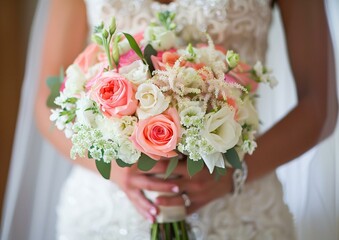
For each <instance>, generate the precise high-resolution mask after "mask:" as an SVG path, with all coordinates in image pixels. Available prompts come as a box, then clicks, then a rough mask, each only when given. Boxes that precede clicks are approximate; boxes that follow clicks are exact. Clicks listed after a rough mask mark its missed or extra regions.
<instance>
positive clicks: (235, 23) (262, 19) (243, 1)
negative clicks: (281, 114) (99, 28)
mask: <svg viewBox="0 0 339 240" xmlns="http://www.w3.org/2000/svg"><path fill="white" fill-rule="evenodd" d="M85 1H86V4H87V9H88V10H89V11H88V23H89V26H90V28H91V29H93V28H94V26H95V25H98V24H99V23H100V22H101V21H104V22H109V21H110V19H111V17H112V16H115V17H116V18H117V21H118V28H119V29H120V30H123V31H129V32H132V33H136V32H139V31H142V30H143V29H144V28H145V26H146V25H147V24H148V23H149V22H150V20H152V19H154V17H155V13H157V12H159V11H162V10H170V11H174V12H175V13H176V17H175V22H176V24H177V31H178V32H179V34H180V35H181V36H182V38H183V39H185V40H186V41H189V42H194V41H198V40H200V39H203V35H204V32H207V33H208V34H209V35H210V36H211V37H212V39H213V40H214V41H215V43H216V44H218V45H222V46H223V47H225V48H226V49H233V50H236V51H238V52H239V53H240V56H242V57H243V58H244V60H245V61H246V62H248V63H254V62H255V61H256V60H261V61H264V60H265V54H266V49H267V34H268V29H269V26H270V22H271V5H270V1H271V0H205V1H204V0H176V1H174V2H171V3H170V4H168V5H166V4H161V3H159V2H156V1H153V0H129V1H126V0H125V1H124V0H85Z"/></svg>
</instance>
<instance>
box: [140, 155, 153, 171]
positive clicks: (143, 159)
mask: <svg viewBox="0 0 339 240" xmlns="http://www.w3.org/2000/svg"><path fill="white" fill-rule="evenodd" d="M156 163H157V161H156V160H154V159H152V158H150V157H149V156H147V155H146V154H143V153H142V154H141V156H140V158H139V160H138V168H139V169H140V170H141V171H144V172H147V171H149V170H151V169H152V168H153V167H154V165H155V164H156Z"/></svg>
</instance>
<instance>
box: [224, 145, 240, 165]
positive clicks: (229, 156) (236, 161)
mask: <svg viewBox="0 0 339 240" xmlns="http://www.w3.org/2000/svg"><path fill="white" fill-rule="evenodd" d="M223 156H224V159H226V161H227V162H228V163H229V164H231V166H232V167H233V168H235V169H242V164H241V161H240V158H239V156H238V153H237V151H236V150H235V149H234V148H231V149H228V150H227V152H225V153H223Z"/></svg>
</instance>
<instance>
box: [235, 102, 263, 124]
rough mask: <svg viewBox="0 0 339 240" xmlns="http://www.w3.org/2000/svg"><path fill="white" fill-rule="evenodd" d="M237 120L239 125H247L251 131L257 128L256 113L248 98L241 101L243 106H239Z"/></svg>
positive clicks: (257, 119) (257, 118)
mask: <svg viewBox="0 0 339 240" xmlns="http://www.w3.org/2000/svg"><path fill="white" fill-rule="evenodd" d="M238 120H239V122H240V123H241V124H244V123H247V124H249V125H251V126H252V128H253V130H256V129H258V128H259V117H258V112H257V110H256V109H255V107H254V105H253V103H252V101H251V99H250V97H249V96H246V97H245V99H244V100H243V104H240V105H239V110H238Z"/></svg>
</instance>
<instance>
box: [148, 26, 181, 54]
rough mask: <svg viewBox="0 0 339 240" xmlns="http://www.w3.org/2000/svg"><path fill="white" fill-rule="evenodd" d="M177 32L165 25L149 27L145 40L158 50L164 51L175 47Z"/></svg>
mask: <svg viewBox="0 0 339 240" xmlns="http://www.w3.org/2000/svg"><path fill="white" fill-rule="evenodd" d="M175 40H176V37H175V33H174V32H173V31H169V30H167V29H166V28H165V27H158V26H150V27H147V28H146V30H145V34H144V42H146V44H147V43H150V44H151V45H152V47H153V48H154V49H155V50H157V51H164V50H168V49H171V48H172V47H175V45H176V44H175Z"/></svg>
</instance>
